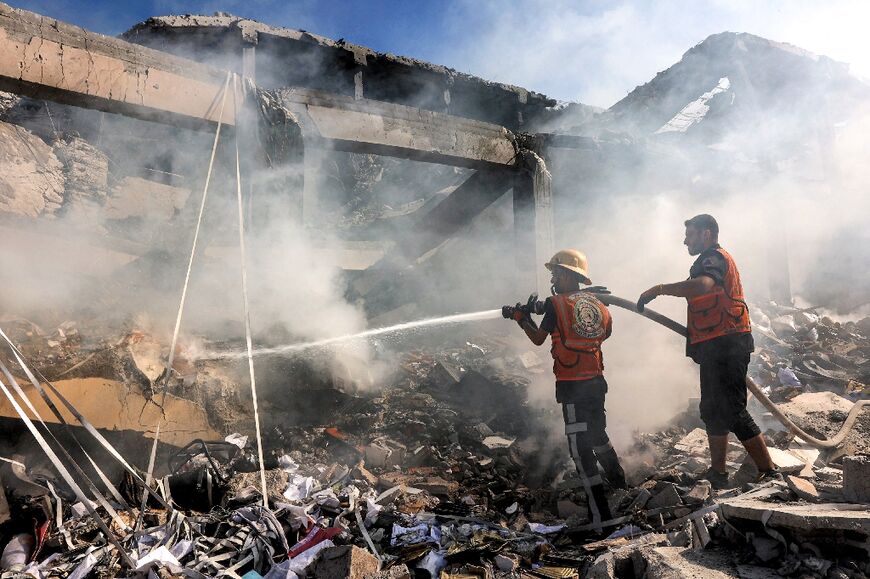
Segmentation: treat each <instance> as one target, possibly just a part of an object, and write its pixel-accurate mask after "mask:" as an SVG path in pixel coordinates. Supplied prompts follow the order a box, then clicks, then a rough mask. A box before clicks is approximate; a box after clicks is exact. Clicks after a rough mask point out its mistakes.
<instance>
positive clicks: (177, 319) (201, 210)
mask: <svg viewBox="0 0 870 579" xmlns="http://www.w3.org/2000/svg"><path fill="white" fill-rule="evenodd" d="M230 75H231V73H230V72H229V71H227V80H226V81H225V82H224V89H223V96H221V110H220V113H219V114H218V123H217V130H215V133H214V143H212V146H211V158H209V160H208V172H207V173H206V174H205V185H204V186H203V188H202V200H201V201H200V203H199V215H198V216H197V218H196V228H195V229H194V230H193V245H192V246H191V248H190V259H188V261H187V272H186V273H185V274H184V285H183V286H182V288H181V301H180V303H179V304H178V314H177V315H176V316H175V329H174V330H173V331H172V342H171V343H170V345H169V359H168V360H167V362H166V373H165V374H164V378H163V397H162V399H161V404H160V405H161V407H162V406H163V402H164V401H165V400H166V385H167V383H168V381H169V375H170V374H171V373H172V364H173V363H174V362H175V346H176V345H177V344H178V333H179V331H180V330H181V317H182V315H183V314H184V303H185V301H186V300H187V287H188V286H189V285H190V271H191V270H192V269H193V258H194V257H195V256H196V245H197V242H198V241H199V230H200V227H202V215H203V213H204V212H205V200H206V199H207V198H208V186H209V183H211V173H212V169H213V168H214V158H215V155H216V153H217V145H218V141H219V140H220V136H221V126H222V125H223V119H224V105H225V104H226V102H227V89H228V88H229V85H230Z"/></svg>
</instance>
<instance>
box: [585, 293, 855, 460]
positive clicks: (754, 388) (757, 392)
mask: <svg viewBox="0 0 870 579" xmlns="http://www.w3.org/2000/svg"><path fill="white" fill-rule="evenodd" d="M596 295H597V297H598V299H600V300H601V301H602V302H604V303H605V304H607V305H608V306H616V307H619V308H623V309H626V310H628V311H630V312H634V313H636V314H639V315H641V316H643V317H645V318H647V319H650V320H652V321H654V322H657V323H659V324H661V325H663V326H664V327H666V328H668V329H670V330H673V331H674V332H676V333H678V334H680V335H681V336H686V335H687V333H688V332H687V330H686V326H684V325H682V324H680V323H678V322H675V321H674V320H672V319H671V318H669V317H667V316H664V315H662V314H660V313H658V312H655V311H653V310H650V309H648V308H644V311H642V312H639V311H637V304H636V303H635V302H633V301H629V300H627V299H624V298H620V297H617V296H614V295H612V294H596ZM746 387H747V388H749V391H750V392H752V395H753V396H755V397H756V398H757V399H758V401H759V402H761V403H762V404H763V405H764V407H765V408H767V409H768V410H770V412H771V414H773V415H774V416H775V417H776V419H777V420H779V421H780V422H781V423H782V425H783V426H785V427H786V428H787V429H788V431H789V432H791V433H792V434H794V435H795V436H799V437H801V438H802V439H803V440H804V441H806V443H807V444H809V445H810V446H814V447H816V448H823V449H824V448H837V447H838V446H840V445H841V444H843V441H844V440H846V437H847V436H849V433H850V432H852V428H853V427H854V426H855V421H856V420H858V416H860V415H861V410H863V409H864V407H866V406H868V405H870V400H861V401H859V402H856V403H855V405H854V406H852V410H850V411H849V415H848V416H847V417H846V422H844V423H843V426H842V427H841V428H840V431H839V432H837V434H836V435H835V436H834V437H833V438H830V439H828V440H822V439H821V438H816V437H815V436H812V435H811V434H808V433H807V432H806V431H804V430H803V429H802V428H800V427H799V426H798V425H796V424H795V423H794V422H792V421H791V420H789V418H788V417H787V416H786V415H785V414H783V413H782V411H781V410H780V409H779V408H777V407H776V404H774V402H773V401H772V400H771V399H770V398H768V397H767V396H765V394H764V392H762V391H761V388H759V387H758V384H756V383H755V381H754V380H753V379H752V378H750V377H749V376H747V377H746Z"/></svg>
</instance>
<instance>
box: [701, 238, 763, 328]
mask: <svg viewBox="0 0 870 579" xmlns="http://www.w3.org/2000/svg"><path fill="white" fill-rule="evenodd" d="M716 251H718V252H719V254H720V255H722V257H724V258H725V263H726V265H727V268H726V271H725V279H724V280H723V281H722V285H719V284H716V286H715V287H714V288H713V291H711V292H710V293H706V294H704V295H700V296H697V297H694V298H686V299H687V301H688V302H689V303H688V314H687V316H686V318H687V321H688V324H687V325H688V327H689V343H690V344H697V343H698V342H706V341H707V340H712V339H713V338H718V337H720V336H725V335H728V334H742V333H745V332H750V331H752V328H751V327H750V324H749V306H747V305H746V301H745V300H744V297H743V285H742V284H741V283H740V272H738V271H737V265H736V264H735V263H734V259H733V258H732V257H731V255H730V254H729V253H728V252H727V251H725V250H724V249H722V248H718V249H716Z"/></svg>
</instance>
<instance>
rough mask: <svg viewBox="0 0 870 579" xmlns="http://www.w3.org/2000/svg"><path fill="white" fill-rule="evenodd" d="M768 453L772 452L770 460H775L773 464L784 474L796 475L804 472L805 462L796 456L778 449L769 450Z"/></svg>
mask: <svg viewBox="0 0 870 579" xmlns="http://www.w3.org/2000/svg"><path fill="white" fill-rule="evenodd" d="M768 451H770V458H771V459H773V464H775V465H776V466H777V467H778V468H779V470H780V471H781V472H782V473H783V474H787V473H795V472H800V471H802V470H803V468H804V464H805V463H804V461H802V460H801V459H799V458H798V457H796V456H795V455H793V454H791V453H789V452H786V451H785V450H780V449H778V448H768Z"/></svg>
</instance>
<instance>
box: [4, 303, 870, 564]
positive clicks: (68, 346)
mask: <svg viewBox="0 0 870 579" xmlns="http://www.w3.org/2000/svg"><path fill="white" fill-rule="evenodd" d="M755 319H757V320H759V323H758V324H757V327H756V330H757V331H756V336H757V343H758V347H757V352H756V354H755V355H754V356H753V362H752V366H751V370H750V372H751V374H752V375H753V377H754V378H755V379H756V380H758V381H759V382H760V383H761V384H763V385H764V386H765V387H766V388H769V389H770V393H771V396H773V397H774V398H776V399H778V400H779V401H781V402H785V403H783V404H781V408H782V409H783V410H784V411H785V412H786V413H787V414H788V416H789V417H790V418H792V419H793V420H795V421H797V422H799V423H800V424H801V426H802V427H803V428H805V429H807V430H808V431H809V432H811V433H813V434H814V435H820V436H826V435H830V434H831V433H834V432H836V431H837V430H838V429H839V424H840V423H841V422H842V420H843V419H844V418H845V412H844V410H845V411H848V409H849V407H850V405H851V404H852V403H853V401H854V400H858V399H863V398H865V397H866V395H867V394H866V391H865V389H864V388H862V387H856V384H859V385H860V384H864V383H865V382H866V380H867V374H866V369H867V364H866V359H865V357H864V354H865V353H866V352H867V351H868V350H867V348H868V344H870V339H868V337H867V333H866V332H867V327H868V321H870V320H867V319H865V320H862V321H860V322H858V323H843V324H838V323H836V322H833V321H831V320H830V319H828V318H825V317H822V316H818V315H816V314H814V313H813V312H812V311H807V310H795V309H793V308H782V307H778V306H775V305H767V306H764V307H763V308H760V309H759V310H758V311H756V312H755ZM768 320H769V323H768ZM784 320H787V321H784ZM4 326H5V331H6V332H7V333H8V335H9V336H10V337H11V339H12V340H13V341H14V342H16V343H17V344H18V345H19V348H20V349H21V351H22V353H23V354H24V356H25V357H26V358H27V360H28V361H29V363H30V364H31V366H32V367H33V368H37V369H40V371H41V372H42V373H44V374H45V376H46V378H48V379H50V380H52V381H53V382H54V383H55V384H56V385H57V387H58V388H59V389H60V390H62V391H64V392H69V391H71V390H69V389H68V383H69V382H71V381H75V380H81V379H85V377H91V378H93V377H95V376H99V377H100V378H102V379H105V380H115V381H117V382H118V383H119V384H123V385H124V387H125V388H127V389H128V390H129V391H130V392H131V393H133V392H139V393H140V395H141V397H142V399H145V400H148V401H149V403H150V404H155V403H156V401H157V400H158V398H159V397H155V396H154V392H153V389H154V387H155V385H157V384H159V383H160V380H161V377H162V376H163V373H164V371H165V368H164V367H163V366H162V362H161V360H162V359H163V358H162V357H161V356H163V357H165V353H166V352H165V351H163V349H162V347H161V345H160V344H159V343H158V341H157V340H155V339H154V338H153V337H152V336H150V335H148V334H147V333H145V332H142V331H132V332H129V333H127V334H126V335H124V336H123V337H119V338H118V339H117V340H111V341H109V342H108V343H107V342H105V341H92V340H91V338H90V336H91V335H92V334H90V332H91V331H99V332H100V334H99V335H103V336H105V335H109V334H108V333H106V331H105V329H104V328H99V329H98V328H88V327H86V326H81V327H80V326H79V325H78V324H76V323H73V322H66V323H63V324H61V325H59V326H58V327H57V328H56V329H54V330H47V329H43V328H41V327H39V326H37V325H36V324H33V323H31V322H28V321H27V320H23V319H17V320H8V321H6V322H5V323H4ZM188 349H189V348H188V347H186V346H182V348H181V350H180V351H179V355H178V356H177V359H178V360H179V364H178V365H177V366H176V372H175V373H174V374H173V377H172V378H171V379H170V380H169V392H170V395H171V396H178V397H179V399H184V397H185V396H186V397H187V398H191V396H190V393H191V392H192V391H193V389H192V388H191V387H192V386H193V385H196V384H205V383H206V379H207V380H210V381H212V383H213V384H220V386H214V385H212V388H213V390H212V392H213V393H214V394H217V393H218V392H219V391H222V392H223V396H224V397H225V398H227V397H228V398H229V399H233V397H235V398H236V402H231V401H230V402H226V403H227V404H229V406H226V407H224V408H223V410H222V411H221V410H218V409H217V408H216V407H215V406H214V402H212V403H211V404H212V406H210V407H209V408H210V412H208V413H205V414H204V415H205V416H206V418H207V420H209V421H210V424H209V425H208V427H207V428H209V429H211V431H212V432H214V433H217V432H220V433H221V434H220V435H217V436H215V435H214V434H212V436H211V437H210V438H206V437H203V438H204V439H205V441H203V440H202V439H198V440H194V441H192V442H189V443H187V444H181V443H174V444H173V443H172V442H171V441H172V440H173V439H172V436H173V434H172V432H171V428H169V431H168V433H167V439H166V440H167V441H170V442H168V443H167V444H164V445H161V446H159V451H158V460H157V463H158V464H157V467H156V468H155V470H154V472H155V481H154V482H153V483H152V487H153V491H154V493H155V494H156V496H158V497H161V498H162V500H163V501H164V502H165V503H166V505H168V506H170V507H171V508H166V506H163V505H161V504H160V502H158V501H157V500H156V499H155V498H154V497H151V498H149V500H148V502H147V506H146V508H145V510H144V511H141V512H140V510H139V508H138V505H139V504H140V503H141V502H142V486H141V484H140V483H139V482H137V480H136V479H135V477H131V476H130V475H129V474H123V473H122V474H120V475H117V476H115V477H114V478H115V480H116V483H115V484H116V485H117V488H118V489H119V492H120V495H121V496H120V497H116V498H115V499H114V500H109V503H110V504H111V506H112V509H113V510H112V512H110V511H107V510H106V508H105V507H104V506H101V505H99V504H96V503H94V504H93V505H91V507H93V508H95V509H96V511H95V512H96V513H97V514H98V516H100V517H101V518H102V519H103V522H104V523H105V525H106V526H107V528H108V529H109V530H110V532H111V533H113V534H115V535H116V538H117V539H118V540H119V541H120V543H121V544H122V545H123V547H124V549H126V555H127V556H128V557H129V558H130V560H131V561H132V562H133V567H134V569H135V570H136V571H135V573H140V574H141V575H142V576H145V575H146V574H147V575H149V576H159V577H212V576H227V577H246V578H248V579H251V578H255V577H270V578H275V577H282V578H283V577H305V576H308V577H316V578H332V577H360V578H361V577H391V578H400V577H445V578H447V577H472V576H473V577H557V576H558V577H572V576H574V577H587V576H588V577H623V576H665V575H667V576H685V575H691V574H693V573H694V574H704V576H708V575H707V573H710V574H712V575H710V576H722V577H763V576H774V575H777V576H795V577H797V576H800V577H809V576H812V577H851V578H855V577H865V576H867V574H868V572H870V569H868V567H867V561H868V555H870V553H868V547H867V545H868V544H870V543H868V537H870V515H868V507H867V503H868V501H870V491H868V487H867V483H866V481H867V480H870V478H868V475H870V460H868V455H867V454H866V446H864V445H866V440H867V436H866V433H867V429H868V427H870V417H868V416H866V415H865V416H862V417H861V418H860V420H859V421H858V422H857V423H856V426H855V428H854V431H853V433H852V435H850V436H849V437H848V438H847V439H846V443H845V444H844V445H843V446H841V447H840V448H837V449H828V450H819V449H816V448H813V447H811V446H809V445H807V444H806V443H805V442H804V441H802V440H800V439H799V438H795V437H794V436H792V435H789V434H788V432H786V431H784V430H783V429H782V427H781V426H780V427H776V425H775V424H774V423H772V422H767V423H766V424H767V425H768V426H769V427H770V428H769V429H768V430H767V432H766V437H767V439H768V444H769V445H770V446H771V453H772V455H773V457H774V459H775V461H776V462H777V464H778V465H779V466H780V468H781V470H782V472H783V473H784V480H782V481H773V482H768V483H765V484H761V485H757V484H754V483H752V480H753V475H754V472H753V467H752V466H751V463H750V462H749V461H747V459H746V454H745V452H744V450H743V448H742V447H741V446H740V445H739V444H737V443H736V442H732V444H731V450H730V451H729V454H728V463H729V466H730V467H731V468H732V471H733V473H734V475H733V480H734V488H731V489H728V490H723V491H716V490H713V489H712V488H711V486H710V484H709V483H708V482H707V481H705V480H701V479H700V476H701V475H702V473H703V472H704V471H705V470H706V468H707V464H708V460H709V456H708V451H707V446H706V434H705V433H704V431H703V429H702V428H700V426H701V424H700V421H699V418H698V416H697V411H696V410H695V408H693V406H695V405H694V404H690V406H689V408H688V410H687V411H686V412H685V413H683V414H682V415H680V416H678V417H677V418H676V419H675V420H674V421H673V423H672V424H671V425H670V426H668V427H667V428H666V429H664V430H662V431H659V432H651V433H642V432H637V433H635V436H634V442H633V443H632V445H631V446H630V447H629V448H628V449H623V451H622V452H621V455H622V456H624V457H625V458H626V463H627V464H629V465H631V466H630V468H629V469H628V479H629V483H630V488H629V489H628V490H618V489H613V490H611V491H610V492H609V494H608V496H609V500H610V502H611V508H612V511H613V513H614V516H615V517H616V518H615V519H614V520H613V521H612V523H610V524H609V526H608V527H606V528H603V529H602V528H600V527H596V526H595V525H593V524H592V523H591V521H590V520H589V518H588V514H587V508H586V497H585V495H584V492H583V490H582V486H581V483H580V480H579V479H578V477H577V475H576V472H575V470H574V466H573V463H572V462H571V461H570V458H569V457H568V455H567V452H566V451H565V449H564V445H563V441H562V440H561V437H560V436H559V435H558V434H556V435H554V434H553V430H552V429H551V428H550V427H549V425H551V424H553V423H554V422H558V420H559V417H558V416H557V415H556V405H555V404H552V405H543V406H536V405H534V404H530V403H529V397H528V393H529V392H528V391H529V387H530V378H531V377H532V376H534V374H536V373H537V374H542V373H545V372H546V371H547V367H546V366H547V364H546V362H545V361H544V360H543V359H542V358H541V357H540V356H539V355H538V354H537V353H536V352H531V351H516V350H515V349H514V348H513V347H511V345H510V344H509V343H507V342H506V341H505V340H504V339H503V338H500V337H498V336H495V335H487V334H485V333H479V334H477V335H476V336H475V338H474V341H473V342H472V341H469V340H466V337H463V338H462V339H456V338H454V339H452V340H446V341H444V342H439V345H438V346H437V347H436V346H434V345H432V344H431V343H421V344H416V345H412V344H407V345H406V348H404V351H403V352H402V353H400V354H398V356H399V358H398V363H397V366H398V370H397V371H395V372H394V373H392V374H389V375H387V376H386V377H384V378H383V382H381V383H374V384H373V383H372V379H371V377H370V376H368V377H366V376H362V377H361V376H359V375H354V373H353V372H352V371H348V370H347V368H345V369H344V370H333V371H332V372H331V373H329V372H324V370H323V369H322V368H321V369H318V368H317V367H316V366H314V365H311V364H310V361H309V362H306V363H307V364H308V366H307V367H308V368H309V370H308V374H305V373H304V372H301V371H300V370H299V368H297V375H299V374H300V373H301V375H303V376H304V380H303V381H304V382H305V384H303V385H301V386H300V389H296V390H292V393H293V396H290V397H288V396H287V395H286V392H283V391H282V393H281V394H280V395H278V396H276V397H273V398H269V397H267V398H266V400H265V401H264V404H266V409H267V410H268V412H266V413H265V414H266V415H267V416H270V417H271V419H270V420H267V421H266V423H264V431H263V444H264V448H265V462H264V465H265V467H266V468H265V478H266V488H267V489H268V494H269V497H268V508H266V507H264V506H263V501H262V496H261V491H260V488H261V486H260V476H259V469H258V467H257V455H256V446H255V442H254V439H253V438H252V435H251V430H250V415H249V413H250V410H247V409H246V408H249V402H250V400H249V399H248V398H246V397H245V395H244V394H243V393H242V392H241V390H242V389H241V388H240V387H238V386H237V385H236V386H235V388H236V391H237V392H236V393H235V394H234V393H233V386H232V385H233V384H234V383H235V384H238V381H239V377H238V375H237V374H234V370H233V369H232V368H231V366H232V364H231V363H229V362H227V361H223V360H200V359H196V358H195V357H193V356H190V355H189V352H188ZM326 353H328V352H324V351H320V352H318V353H316V354H314V353H312V354H310V355H309V356H308V357H309V358H312V359H313V358H317V357H320V356H323V355H324V354H326ZM333 355H335V356H338V357H340V354H339V353H333ZM286 363H287V362H286V361H281V360H276V361H273V362H270V361H269V360H263V361H261V362H260V364H261V365H262V366H265V367H268V366H269V365H270V364H275V365H276V367H277V368H278V370H276V372H277V373H278V374H280V372H281V371H283V370H284V369H286V366H285V364H286ZM784 368H785V369H789V370H790V372H783V371H782V370H783V369H784ZM263 375H264V376H269V375H270V373H269V371H268V370H266V371H264V372H263ZM795 378H796V379H797V381H798V382H799V385H798V384H795ZM306 397H311V398H315V397H316V398H322V399H323V400H327V401H328V403H327V404H321V405H318V404H317V403H315V402H313V401H311V400H308V401H306V400H305V398H306ZM297 398H298V399H299V400H296V399H297ZM190 404H192V406H191V407H190V408H189V409H188V410H182V411H181V412H185V413H188V414H189V413H190V412H192V411H193V410H191V409H195V408H200V409H202V408H203V407H204V406H205V404H206V400H205V397H202V398H200V400H199V401H197V402H190ZM4 408H6V412H7V413H8V408H7V407H5V406H4ZM165 411H166V412H167V415H170V414H171V412H175V411H174V410H170V407H169V406H166V407H165ZM755 411H757V412H758V413H761V414H762V415H761V416H760V418H762V419H764V416H763V411H764V409H763V407H761V406H760V405H759V406H758V407H757V408H755ZM221 413H223V414H221ZM233 416H234V419H233V418H232V417H233ZM94 420H97V418H96V417H95V418H94ZM135 422H136V421H134V420H130V424H126V425H125V424H115V425H113V426H110V427H108V430H107V431H106V432H107V434H108V432H109V431H111V430H119V429H120V430H123V429H125V428H128V429H129V428H130V425H131V424H134V423H135ZM170 422H171V421H168V422H167V424H170ZM144 423H145V421H141V422H140V426H141V429H140V433H139V437H140V440H138V441H130V440H127V441H126V442H125V441H124V440H121V439H120V438H118V437H117V436H115V437H113V438H112V442H113V444H119V445H123V444H128V445H129V446H127V447H125V448H126V449H129V450H125V451H124V452H125V453H127V452H129V453H131V454H130V456H137V457H141V458H134V459H133V460H132V462H133V463H134V464H135V466H136V468H138V469H143V470H144V469H146V468H147V462H148V461H147V456H148V454H149V452H150V441H151V438H150V437H151V436H153V433H151V432H150V431H149V428H151V427H153V425H151V426H150V427H145V424H144ZM132 430H135V428H133V429H132ZM238 432H243V433H245V434H239V433H238ZM115 434H117V433H115ZM57 436H58V438H59V439H61V440H63V434H62V433H60V431H58V434H57ZM175 436H176V438H175V439H174V440H176V441H177V440H180V439H179V438H178V436H177V433H176V435H175ZM220 437H224V439H223V440H221V438H220ZM79 438H80V439H81V437H79ZM161 440H163V433H161ZM86 446H87V445H86ZM22 448H23V447H20V448H19V452H18V453H15V454H5V453H4V456H6V457H7V460H6V461H5V462H4V464H3V466H2V468H0V480H2V484H3V488H4V491H5V492H4V493H3V494H2V496H3V497H4V498H5V499H6V501H5V504H2V503H0V520H2V527H0V529H2V533H3V544H4V545H5V549H4V551H3V556H2V565H3V569H4V574H3V575H2V576H3V577H46V578H47V577H84V576H98V577H115V576H131V575H132V574H134V571H133V570H131V569H129V568H127V567H128V566H129V565H125V563H124V560H123V557H122V556H121V554H120V553H119V552H118V549H117V548H116V547H114V546H113V545H112V544H111V543H110V542H109V541H108V537H106V536H105V533H104V532H103V531H101V529H100V528H99V526H98V525H96V524H95V521H94V520H93V517H92V516H91V515H90V514H89V513H88V512H87V510H86V508H85V506H84V504H83V503H82V502H81V501H78V500H77V498H76V496H75V495H74V494H72V493H71V491H70V489H69V488H68V486H67V485H66V484H65V483H64V481H63V480H62V479H60V478H59V477H58V476H57V475H56V474H55V473H54V471H53V470H52V469H51V467H50V465H48V464H47V463H45V462H44V461H42V460H39V459H38V458H37V457H38V456H39V451H38V450H34V451H32V452H28V451H26V450H22ZM8 450H9V449H7V452H8ZM70 453H71V454H72V455H74V456H78V454H77V453H75V452H73V451H72V450H70ZM132 453H135V454H132ZM94 456H100V457H102V456H103V455H99V454H97V453H95V455H94ZM102 461H105V462H106V463H107V465H108V464H110V463H111V461H112V459H111V457H109V456H108V455H106V456H105V457H104V458H101V463H102ZM107 472H109V471H107ZM139 474H140V475H141V477H142V478H145V472H144V471H143V472H140V473H139ZM107 496H109V495H107ZM118 499H120V500H118ZM89 574H90V575H89Z"/></svg>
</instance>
